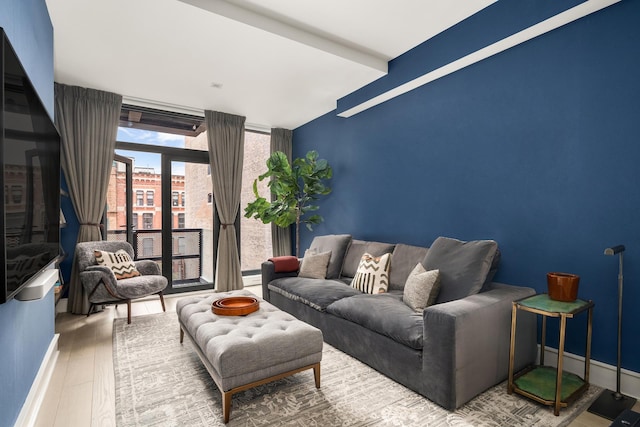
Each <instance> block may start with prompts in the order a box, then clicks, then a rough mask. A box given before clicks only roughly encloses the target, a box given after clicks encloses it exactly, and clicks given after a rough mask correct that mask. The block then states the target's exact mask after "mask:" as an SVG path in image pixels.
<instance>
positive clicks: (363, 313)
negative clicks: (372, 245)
mask: <svg viewBox="0 0 640 427" xmlns="http://www.w3.org/2000/svg"><path fill="white" fill-rule="evenodd" d="M326 311H327V313H331V314H333V315H334V316H338V317H341V318H343V319H346V320H349V321H351V322H353V323H357V324H358V325H361V326H363V327H365V328H367V329H370V330H372V331H374V332H377V333H379V334H381V335H385V336H387V337H389V338H391V339H393V340H394V341H397V342H399V343H401V344H404V345H406V346H409V347H411V348H414V349H417V350H420V349H422V334H423V325H424V322H423V320H422V313H417V312H415V311H413V310H412V309H411V308H410V307H409V306H408V305H406V304H405V303H403V302H402V295H401V294H397V293H393V294H390V293H389V294H381V295H368V294H360V295H355V296H352V297H349V298H342V299H340V300H338V301H336V302H334V303H333V304H331V305H329V306H328V307H327V309H326Z"/></svg>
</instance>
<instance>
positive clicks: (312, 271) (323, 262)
mask: <svg viewBox="0 0 640 427" xmlns="http://www.w3.org/2000/svg"><path fill="white" fill-rule="evenodd" d="M330 259H331V251H327V252H321V253H315V251H314V250H312V249H307V250H306V251H305V252H304V258H302V263H301V265H300V272H299V273H298V277H307V278H309V279H325V278H326V277H327V267H328V266H329V260H330Z"/></svg>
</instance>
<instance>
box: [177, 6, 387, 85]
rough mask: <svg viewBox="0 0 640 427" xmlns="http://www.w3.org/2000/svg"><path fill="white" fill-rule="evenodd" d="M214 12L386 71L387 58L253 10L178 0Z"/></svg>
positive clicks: (383, 71)
mask: <svg viewBox="0 0 640 427" xmlns="http://www.w3.org/2000/svg"><path fill="white" fill-rule="evenodd" d="M178 1H181V2H182V3H186V4H189V5H192V6H195V7H197V8H200V9H203V10H206V11H208V12H211V13H214V14H216V15H220V16H224V17H226V18H229V19H232V20H234V21H237V22H241V23H243V24H246V25H250V26H252V27H254V28H259V29H261V30H264V31H267V32H269V33H272V34H276V35H278V36H281V37H284V38H286V39H289V40H292V41H294V42H297V43H301V44H304V45H307V46H310V47H313V48H315V49H319V50H321V51H323V52H326V53H330V54H332V55H335V56H338V57H341V58H343V59H346V60H349V61H352V62H355V63H357V64H360V65H363V66H365V67H369V68H372V69H374V70H377V71H380V72H382V73H384V74H386V73H387V71H388V66H387V63H388V61H387V59H385V58H382V57H380V56H377V55H374V54H371V53H369V52H365V51H364V50H359V49H357V48H354V47H352V46H347V45H346V44H344V43H340V42H337V41H335V40H331V39H329V38H327V37H324V36H321V35H319V34H316V33H313V32H311V31H310V30H308V29H303V28H301V27H298V26H295V25H292V24H288V23H286V22H283V21H280V20H278V19H275V18H272V17H269V16H266V15H264V14H261V13H258V12H256V11H253V10H250V9H247V8H244V7H240V6H237V5H235V4H232V3H229V2H227V1H224V0H178Z"/></svg>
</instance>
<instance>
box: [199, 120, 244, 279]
mask: <svg viewBox="0 0 640 427" xmlns="http://www.w3.org/2000/svg"><path fill="white" fill-rule="evenodd" d="M204 117H205V120H206V123H207V137H208V141H209V162H210V163H211V181H212V184H213V198H214V199H215V201H216V209H217V211H218V216H219V217H220V223H221V226H220V233H219V236H218V259H217V260H216V278H215V282H216V289H217V290H218V291H219V292H223V291H230V290H234V289H242V288H243V287H244V285H243V283H242V268H241V266H240V254H239V253H238V241H237V240H236V227H235V224H234V223H235V221H236V218H237V216H238V210H239V208H240V191H241V189H242V161H243V156H244V121H245V118H244V117H242V116H234V115H232V114H225V113H220V112H217V111H205V112H204Z"/></svg>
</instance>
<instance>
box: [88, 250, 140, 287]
mask: <svg viewBox="0 0 640 427" xmlns="http://www.w3.org/2000/svg"><path fill="white" fill-rule="evenodd" d="M93 254H94V255H95V257H96V262H97V263H98V265H104V266H107V267H109V268H111V270H112V271H113V274H115V275H116V279H117V280H120V279H129V278H131V277H136V276H140V272H139V271H138V270H137V269H136V265H135V264H134V262H133V260H132V259H131V257H130V256H129V253H128V252H127V251H125V250H123V249H120V250H119V251H116V252H107V251H93Z"/></svg>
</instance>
